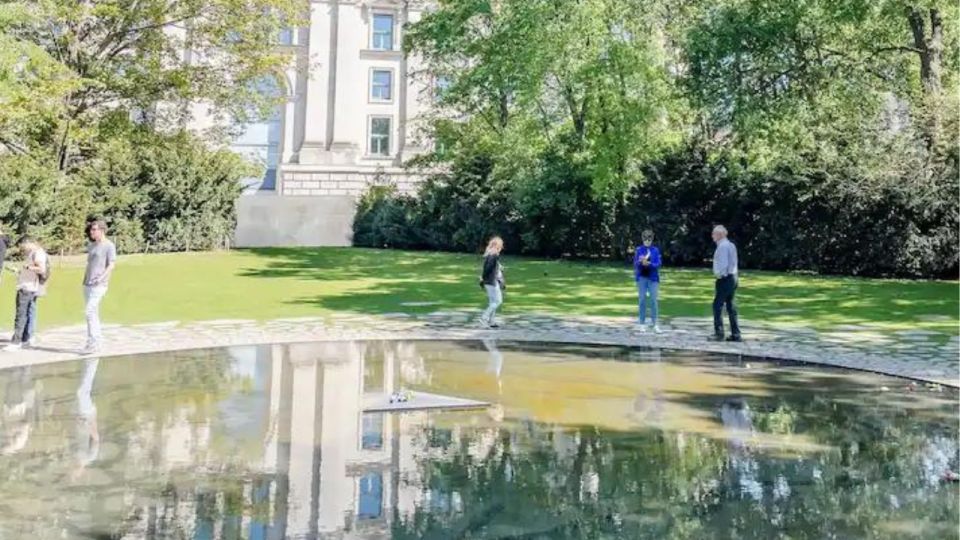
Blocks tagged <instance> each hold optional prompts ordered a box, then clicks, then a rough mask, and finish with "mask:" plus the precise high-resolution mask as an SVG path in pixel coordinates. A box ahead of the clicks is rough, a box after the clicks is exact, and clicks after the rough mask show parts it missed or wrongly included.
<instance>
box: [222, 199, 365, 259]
mask: <svg viewBox="0 0 960 540" xmlns="http://www.w3.org/2000/svg"><path fill="white" fill-rule="evenodd" d="M356 210H357V198H356V197H355V196H352V195H314V196H296V195H291V196H285V195H273V194H266V195H265V194H261V195H244V196H242V197H240V200H239V201H238V202H237V230H236V233H235V235H234V243H235V245H236V246H237V247H270V246H284V247H289V246H349V245H351V243H352V240H353V217H354V215H356Z"/></svg>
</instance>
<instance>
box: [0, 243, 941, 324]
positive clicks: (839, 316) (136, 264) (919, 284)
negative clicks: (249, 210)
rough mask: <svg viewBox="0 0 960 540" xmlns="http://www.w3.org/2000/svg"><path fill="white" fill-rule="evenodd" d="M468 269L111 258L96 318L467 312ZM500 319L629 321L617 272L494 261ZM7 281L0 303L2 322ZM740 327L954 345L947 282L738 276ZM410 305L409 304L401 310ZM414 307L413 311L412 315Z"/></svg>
mask: <svg viewBox="0 0 960 540" xmlns="http://www.w3.org/2000/svg"><path fill="white" fill-rule="evenodd" d="M479 262H480V261H479V258H478V257H476V256H471V255H460V254H447V253H423V252H403V251H384V250H370V249H356V248H322V249H299V248H297V249H294V248H289V249H287V248H273V249H256V250H237V251H230V252H216V253H176V254H159V255H131V256H124V257H121V259H120V261H119V266H118V268H117V271H116V272H115V274H114V277H113V281H112V283H111V287H110V292H109V294H108V296H107V298H106V299H105V300H104V304H103V308H102V314H103V317H104V320H105V322H108V323H145V322H159V321H168V320H179V321H197V320H209V319H234V318H237V319H259V320H268V319H275V318H286V317H303V316H316V315H323V314H325V313H330V312H358V313H388V312H401V311H402V312H425V311H435V310H444V309H456V308H477V309H479V308H480V307H481V306H482V305H483V303H484V301H485V298H484V296H483V293H482V291H481V290H480V288H479V287H478V285H477V276H478V274H479ZM504 265H505V266H506V275H507V283H508V290H507V294H506V302H505V304H504V311H505V313H507V314H517V313H523V312H544V313H555V314H567V315H606V316H630V315H634V314H635V311H636V307H635V305H636V293H635V289H634V285H633V280H632V274H631V270H630V269H629V268H628V267H627V266H625V265H617V264H605V263H581V262H565V261H546V260H540V259H527V258H506V260H505V261H504ZM82 270H83V268H82V261H80V260H79V259H71V260H64V261H59V262H58V263H57V266H55V268H54V273H53V276H52V278H51V281H50V291H49V294H48V295H47V297H45V298H43V299H42V300H41V304H40V314H39V319H40V326H41V328H44V327H46V328H49V327H54V326H63V325H68V324H76V323H79V322H81V321H82V311H83V309H82V303H83V302H82V294H81V288H80V280H81V276H82ZM14 281H15V280H14V279H13V275H12V274H10V273H7V274H6V275H5V276H4V278H3V282H2V285H0V295H2V297H3V298H5V300H3V301H4V302H6V305H8V306H9V310H8V312H7V315H6V316H7V317H8V319H10V322H8V321H4V320H3V319H2V315H0V321H3V322H4V324H3V325H4V326H9V325H10V324H11V322H12V317H13V296H14V295H13V283H14ZM712 287H713V282H712V277H711V276H710V273H709V271H707V270H705V269H704V270H697V269H671V268H666V269H664V270H663V273H662V283H661V288H660V298H661V302H660V304H661V316H662V317H664V318H669V317H676V316H688V317H689V316H694V317H698V316H707V315H709V313H710V301H711V299H712V294H713V289H712ZM738 298H739V302H740V310H741V317H742V318H743V319H744V320H746V321H764V322H768V323H774V324H784V325H806V326H811V327H813V328H817V329H827V328H831V327H835V326H836V325H844V324H866V325H870V326H876V327H877V329H879V330H901V329H925V330H933V331H937V332H941V333H942V334H944V336H952V335H957V334H958V309H960V300H958V298H960V297H958V283H957V282H955V281H899V280H873V279H859V278H835V277H817V276H808V275H799V274H785V273H772V272H750V271H744V272H743V275H742V277H741V288H740V290H739V291H738ZM411 304H413V305H411ZM417 304H421V305H417Z"/></svg>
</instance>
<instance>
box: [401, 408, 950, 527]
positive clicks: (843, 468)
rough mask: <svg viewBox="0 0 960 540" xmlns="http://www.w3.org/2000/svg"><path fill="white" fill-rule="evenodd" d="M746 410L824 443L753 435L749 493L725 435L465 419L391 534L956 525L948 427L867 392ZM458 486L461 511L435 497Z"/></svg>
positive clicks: (426, 466)
mask: <svg viewBox="0 0 960 540" xmlns="http://www.w3.org/2000/svg"><path fill="white" fill-rule="evenodd" d="M764 405H765V407H764ZM752 414H753V427H754V429H756V430H758V431H767V432H771V431H775V432H779V433H787V434H788V433H803V434H805V435H806V436H808V437H811V438H813V439H814V440H815V441H817V442H821V443H822V444H824V445H826V446H829V447H830V448H829V449H827V450H824V451H819V452H815V453H809V454H805V455H777V454H773V453H771V451H769V450H767V449H764V448H749V446H750V442H749V440H747V441H746V442H745V443H744V444H745V445H746V446H747V447H748V448H747V451H749V452H750V459H751V460H752V463H753V465H751V466H752V467H754V468H755V470H753V473H752V474H755V477H756V480H757V482H758V483H759V489H760V495H759V496H756V494H753V495H750V494H745V493H744V492H743V489H742V482H741V478H740V477H739V476H738V474H741V472H740V471H738V470H737V464H736V460H737V456H736V455H735V454H736V452H738V451H739V450H736V449H735V448H734V447H733V446H732V445H730V444H728V443H727V442H725V441H722V440H715V439H710V438H706V437H704V436H700V435H685V434H682V433H669V432H661V431H654V430H651V431H645V432H636V433H627V432H601V431H598V430H596V429H594V428H592V427H579V428H569V429H560V428H557V427H554V426H548V425H542V424H531V423H524V424H516V423H514V424H510V425H505V426H502V427H497V426H488V427H481V428H476V429H474V430H469V431H468V430H464V429H463V428H461V431H460V433H461V437H460V438H459V440H458V439H457V438H456V437H451V436H450V435H449V434H444V435H441V436H437V435H436V434H434V435H431V438H432V439H434V440H445V439H448V440H450V441H451V442H450V443H449V445H448V447H447V448H446V456H447V457H446V459H440V460H438V459H435V458H426V457H425V458H423V459H421V460H420V462H419V468H420V469H421V470H420V474H419V475H418V476H419V477H420V478H423V479H424V485H423V486H422V488H423V489H424V490H425V491H427V492H429V494H430V496H429V497H425V499H424V500H425V502H424V503H423V504H421V505H420V506H418V508H417V510H416V512H414V513H413V514H412V515H410V516H406V517H405V518H404V517H403V516H398V519H397V520H395V523H394V534H395V537H396V538H430V537H433V538H458V537H470V538H493V537H503V536H511V537H514V536H515V537H528V538H600V537H612V538H709V537H715V536H723V537H727V536H730V537H737V536H739V537H745V538H775V537H778V536H782V535H789V536H791V537H794V538H826V537H841V538H842V537H862V536H877V537H890V538H898V537H901V536H902V534H901V533H900V532H898V531H897V529H896V528H895V526H896V525H897V523H898V522H909V526H910V527H911V528H912V530H914V531H915V532H918V533H921V534H926V535H931V534H932V535H934V536H936V535H937V534H949V533H950V531H954V532H955V527H956V523H957V518H958V510H957V505H958V501H960V498H958V492H957V488H956V486H946V485H943V484H941V483H940V482H939V479H932V478H931V475H930V470H931V468H936V467H937V466H938V465H937V464H943V463H946V462H949V463H950V466H953V467H955V466H956V462H957V444H956V439H957V430H956V426H953V425H951V424H949V423H942V424H941V423H938V422H935V421H933V420H932V419H930V418H924V419H923V420H922V421H918V419H917V418H916V416H915V415H911V414H910V413H909V412H907V411H906V410H900V409H895V410H891V408H890V407H883V406H881V405H880V404H879V403H875V402H870V401H866V402H863V403H861V404H857V403H851V402H843V401H837V400H827V399H814V400H806V401H794V400H789V401H788V400H781V401H780V402H779V403H777V402H774V403H773V404H772V405H771V404H770V403H769V402H760V403H759V404H758V406H757V407H756V408H755V409H754V410H753V412H752ZM429 429H431V430H444V431H450V430H445V429H444V428H438V427H431V428H429ZM480 438H489V439H491V440H492V441H493V443H492V444H490V445H488V446H489V447H488V448H487V449H486V450H485V451H484V452H481V453H479V454H478V452H477V451H476V445H471V444H470V441H471V440H475V439H480ZM444 494H445V495H444ZM453 494H456V499H458V500H461V501H464V504H463V505H462V509H458V508H457V507H456V506H455V505H448V504H442V503H438V502H437V501H443V500H444V496H446V497H452V496H453Z"/></svg>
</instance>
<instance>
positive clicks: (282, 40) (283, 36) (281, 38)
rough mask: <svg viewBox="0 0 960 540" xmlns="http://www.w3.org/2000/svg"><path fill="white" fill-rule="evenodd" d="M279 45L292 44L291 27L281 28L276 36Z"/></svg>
mask: <svg viewBox="0 0 960 540" xmlns="http://www.w3.org/2000/svg"><path fill="white" fill-rule="evenodd" d="M277 42H278V43H279V44H280V45H293V28H289V27H288V28H282V29H281V30H280V34H279V35H278V36H277Z"/></svg>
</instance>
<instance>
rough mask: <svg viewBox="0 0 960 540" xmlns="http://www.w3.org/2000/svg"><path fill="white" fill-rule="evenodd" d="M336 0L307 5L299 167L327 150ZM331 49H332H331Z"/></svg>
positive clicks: (317, 159) (333, 73)
mask: <svg viewBox="0 0 960 540" xmlns="http://www.w3.org/2000/svg"><path fill="white" fill-rule="evenodd" d="M338 10H339V6H338V3H337V2H336V0H334V1H333V2H311V4H310V31H309V32H308V33H307V35H308V36H309V40H308V47H307V51H308V54H307V57H308V66H307V71H308V72H309V77H308V78H307V84H306V87H307V88H306V90H307V92H306V95H305V96H304V99H305V105H306V107H305V108H304V114H305V117H306V118H305V120H304V136H303V145H302V147H301V148H300V156H299V157H300V163H318V162H319V161H320V160H321V153H322V152H323V151H324V150H326V147H327V144H329V141H328V140H327V131H328V130H327V124H328V122H329V121H330V120H331V118H329V114H332V111H330V110H329V103H330V101H331V99H332V96H331V95H330V82H331V79H330V78H331V76H335V70H336V66H335V64H334V63H332V62H331V60H335V58H334V57H333V53H334V52H335V45H336V42H335V40H331V33H332V32H336V19H337V11H338ZM332 45H333V48H332V47H331V46H332Z"/></svg>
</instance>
